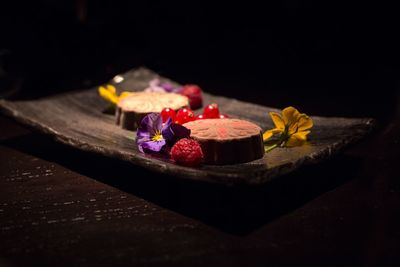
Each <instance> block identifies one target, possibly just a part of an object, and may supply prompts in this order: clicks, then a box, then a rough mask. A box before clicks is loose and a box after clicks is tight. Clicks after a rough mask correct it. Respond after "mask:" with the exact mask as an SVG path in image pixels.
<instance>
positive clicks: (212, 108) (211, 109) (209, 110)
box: [203, 103, 219, 119]
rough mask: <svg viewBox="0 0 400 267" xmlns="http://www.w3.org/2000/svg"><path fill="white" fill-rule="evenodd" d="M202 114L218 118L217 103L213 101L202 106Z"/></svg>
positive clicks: (209, 117)
mask: <svg viewBox="0 0 400 267" xmlns="http://www.w3.org/2000/svg"><path fill="white" fill-rule="evenodd" d="M203 115H204V117H206V118H207V119H217V118H219V108H218V105H217V104H215V103H213V104H210V105H208V106H207V107H205V108H204V111H203Z"/></svg>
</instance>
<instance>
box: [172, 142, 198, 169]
mask: <svg viewBox="0 0 400 267" xmlns="http://www.w3.org/2000/svg"><path fill="white" fill-rule="evenodd" d="M171 158H172V159H173V160H174V161H175V162H176V163H178V164H181V165H184V166H189V167H195V166H198V165H200V163H201V162H202V160H203V151H202V150H201V146H200V144H199V143H198V142H197V141H196V140H193V139H189V138H182V139H181V140H179V141H178V142H176V143H175V145H174V146H173V147H172V149H171Z"/></svg>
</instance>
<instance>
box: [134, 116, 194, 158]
mask: <svg viewBox="0 0 400 267" xmlns="http://www.w3.org/2000/svg"><path fill="white" fill-rule="evenodd" d="M189 135H190V130H188V129H187V128H185V127H184V126H182V125H177V124H174V123H172V119H171V118H169V119H168V120H167V121H166V122H165V123H164V124H163V122H162V117H161V115H160V113H150V114H148V115H146V116H145V117H144V118H143V119H142V121H141V123H140V126H139V128H138V130H137V132H136V144H137V145H138V148H139V151H141V152H142V153H146V152H162V151H164V148H165V149H166V150H167V149H168V148H169V145H172V144H174V143H175V142H176V141H178V140H179V139H181V138H186V137H189Z"/></svg>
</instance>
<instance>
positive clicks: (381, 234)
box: [0, 117, 400, 266]
mask: <svg viewBox="0 0 400 267" xmlns="http://www.w3.org/2000/svg"><path fill="white" fill-rule="evenodd" d="M0 141H1V143H0V266H33V265H35V266H80V265H90V266H103V265H104V266H120V265H126V266H399V265H400V254H399V251H400V227H399V226H400V175H399V163H400V120H394V121H392V122H391V123H388V124H387V125H385V126H382V127H381V128H380V129H378V130H376V131H375V132H374V133H372V134H371V135H370V136H369V137H368V138H367V139H364V140H363V141H362V142H360V143H359V144H357V145H356V146H353V147H352V148H350V149H348V150H347V151H346V152H345V153H343V154H341V155H339V156H337V157H335V158H333V159H331V160H329V161H327V162H324V163H322V164H319V165H316V166H307V167H303V168H301V169H300V170H299V171H296V172H295V173H293V174H291V175H287V176H285V177H284V178H283V179H278V180H277V181H276V182H274V183H272V184H270V185H268V186H264V187H240V188H238V187H224V186H219V185H213V184H203V183H194V182H188V181H182V180H178V179H175V178H173V177H167V176H160V175H157V174H154V173H151V172H149V171H146V170H143V169H142V168H138V167H135V166H132V165H130V164H127V163H123V162H119V161H116V160H112V159H108V158H104V157H100V156H96V155H93V154H89V153H85V152H81V151H77V150H75V149H72V148H69V147H67V146H64V145H61V144H58V143H56V142H54V141H53V140H51V139H50V138H48V137H46V136H42V135H40V134H37V133H34V132H32V131H31V130H28V129H26V128H24V127H22V126H19V125H18V124H17V123H15V122H14V121H13V120H12V119H9V118H6V117H0Z"/></svg>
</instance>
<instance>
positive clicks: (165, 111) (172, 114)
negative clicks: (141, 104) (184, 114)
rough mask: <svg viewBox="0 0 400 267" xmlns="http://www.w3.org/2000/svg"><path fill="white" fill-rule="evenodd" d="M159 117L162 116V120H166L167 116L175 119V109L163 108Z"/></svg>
mask: <svg viewBox="0 0 400 267" xmlns="http://www.w3.org/2000/svg"><path fill="white" fill-rule="evenodd" d="M161 117H162V121H163V122H166V121H167V120H168V118H171V119H172V121H174V120H175V110H173V109H172V108H164V109H163V110H162V111H161Z"/></svg>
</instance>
